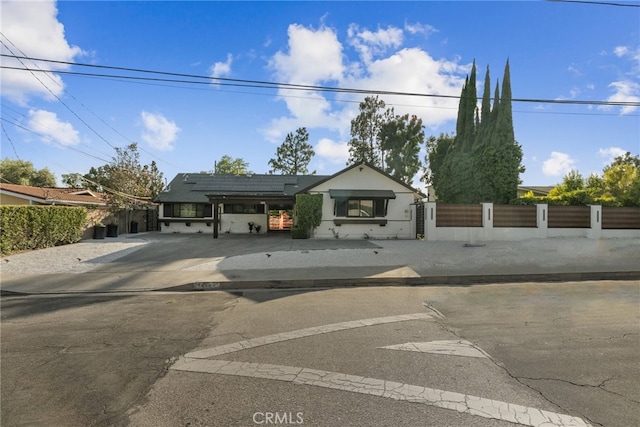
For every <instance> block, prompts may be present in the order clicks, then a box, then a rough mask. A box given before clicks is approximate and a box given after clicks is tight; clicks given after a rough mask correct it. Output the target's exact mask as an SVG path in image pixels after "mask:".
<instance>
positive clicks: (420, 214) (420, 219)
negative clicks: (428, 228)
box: [416, 202, 425, 239]
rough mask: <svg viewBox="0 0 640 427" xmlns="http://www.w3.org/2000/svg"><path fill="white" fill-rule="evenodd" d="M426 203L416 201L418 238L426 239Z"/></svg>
mask: <svg viewBox="0 0 640 427" xmlns="http://www.w3.org/2000/svg"><path fill="white" fill-rule="evenodd" d="M424 207H425V206H424V203H420V202H418V203H416V239H424V237H425V235H424Z"/></svg>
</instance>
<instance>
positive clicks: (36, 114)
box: [28, 110, 80, 146]
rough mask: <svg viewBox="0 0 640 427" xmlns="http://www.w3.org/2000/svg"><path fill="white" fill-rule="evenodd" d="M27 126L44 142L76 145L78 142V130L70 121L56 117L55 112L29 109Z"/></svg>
mask: <svg viewBox="0 0 640 427" xmlns="http://www.w3.org/2000/svg"><path fill="white" fill-rule="evenodd" d="M28 127H29V129H31V130H32V131H33V132H36V133H38V134H39V135H40V138H41V139H42V140H43V141H44V142H48V143H52V142H54V143H58V144H60V145H65V146H67V145H76V144H78V143H79V142H80V137H79V136H78V131H77V130H75V129H74V128H73V126H72V125H71V123H68V122H63V121H61V120H59V119H58V116H57V115H56V113H52V112H51V111H45V110H29V122H28Z"/></svg>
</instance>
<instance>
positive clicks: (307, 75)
mask: <svg viewBox="0 0 640 427" xmlns="http://www.w3.org/2000/svg"><path fill="white" fill-rule="evenodd" d="M287 33H288V35H289V52H288V53H284V52H281V51H280V52H277V53H276V54H275V55H274V56H273V58H271V61H269V66H270V67H271V68H272V69H273V70H274V71H275V73H276V75H277V77H278V80H280V81H286V82H289V83H297V84H314V83H317V82H325V81H330V80H339V79H340V78H341V76H342V72H343V70H344V67H343V65H342V44H341V43H340V42H339V41H338V36H337V34H336V32H335V31H334V30H332V29H331V28H327V27H322V28H320V29H318V30H314V29H312V28H306V27H303V26H302V25H298V24H292V25H289V29H288V31H287Z"/></svg>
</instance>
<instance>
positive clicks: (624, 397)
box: [518, 377, 640, 404]
mask: <svg viewBox="0 0 640 427" xmlns="http://www.w3.org/2000/svg"><path fill="white" fill-rule="evenodd" d="M518 378H520V379H523V380H528V381H557V382H562V383H566V384H570V385H572V386H575V387H585V388H597V389H600V390H602V391H605V392H607V393H611V394H614V395H616V396H618V397H621V398H623V399H625V400H627V401H629V402H632V403H638V404H640V401H638V400H634V399H632V398H630V397H628V396H625V395H623V394H620V393H618V392H615V391H612V390H609V389H607V388H606V387H605V383H606V382H608V381H611V380H614V379H616V377H611V378H607V379H605V380H602V381H601V382H600V384H596V385H593V384H580V383H576V382H573V381H571V380H565V379H562V378H547V377H541V378H534V377H518Z"/></svg>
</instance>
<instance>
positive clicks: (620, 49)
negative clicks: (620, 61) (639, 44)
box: [613, 46, 629, 58]
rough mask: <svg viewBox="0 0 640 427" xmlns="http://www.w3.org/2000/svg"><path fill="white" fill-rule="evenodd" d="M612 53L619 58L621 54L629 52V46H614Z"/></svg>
mask: <svg viewBox="0 0 640 427" xmlns="http://www.w3.org/2000/svg"><path fill="white" fill-rule="evenodd" d="M613 53H614V55H616V56H617V57H618V58H619V57H621V56H625V55H627V54H628V53H629V48H628V47H627V46H616V47H615V48H614V49H613Z"/></svg>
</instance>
